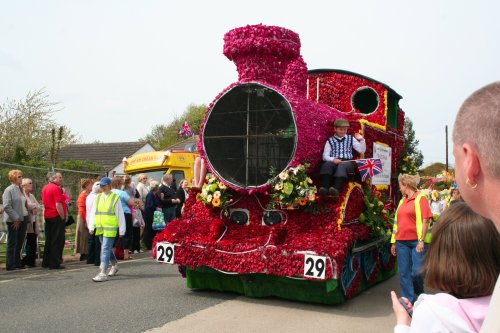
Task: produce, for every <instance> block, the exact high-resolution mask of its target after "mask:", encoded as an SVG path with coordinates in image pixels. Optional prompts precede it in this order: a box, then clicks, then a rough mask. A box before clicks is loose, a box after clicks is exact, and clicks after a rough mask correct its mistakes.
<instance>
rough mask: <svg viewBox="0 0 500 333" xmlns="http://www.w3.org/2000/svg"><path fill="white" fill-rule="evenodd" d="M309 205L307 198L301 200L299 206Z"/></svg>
mask: <svg viewBox="0 0 500 333" xmlns="http://www.w3.org/2000/svg"><path fill="white" fill-rule="evenodd" d="M306 204H307V199H306V198H302V199H300V200H299V206H305V205H306Z"/></svg>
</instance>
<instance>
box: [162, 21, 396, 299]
mask: <svg viewBox="0 0 500 333" xmlns="http://www.w3.org/2000/svg"><path fill="white" fill-rule="evenodd" d="M224 55H225V56H226V57H227V58H229V59H230V60H232V61H233V62H234V63H235V64H236V67H237V70H238V73H239V79H238V82H235V83H233V84H231V85H230V86H229V87H227V88H226V89H224V90H223V91H222V92H221V93H220V94H219V95H218V96H217V97H216V98H215V100H214V101H213V102H212V103H211V104H210V105H209V107H208V108H207V110H206V113H205V117H204V120H203V122H202V125H201V129H200V142H199V144H198V147H199V151H200V154H201V157H202V158H203V159H204V162H205V165H206V167H207V169H208V171H209V172H210V173H211V175H212V176H209V177H207V180H206V183H205V184H204V186H203V189H202V190H201V192H195V191H191V192H190V196H189V199H188V200H187V202H186V204H185V208H184V213H183V216H182V218H179V219H175V220H173V221H171V222H170V223H169V224H168V225H167V226H166V228H165V229H164V230H163V231H162V232H161V233H159V234H158V235H157V236H156V238H155V242H154V249H153V256H154V258H155V259H156V260H157V261H159V262H163V263H169V264H179V265H183V266H185V267H186V270H187V271H186V275H187V286H188V287H189V288H199V289H213V290H220V291H230V292H236V293H240V294H244V295H247V296H250V297H267V296H277V297H282V298H286V299H292V300H299V301H308V302H317V303H326V304H335V303H341V302H344V301H345V300H346V299H348V298H350V297H352V296H353V295H355V294H357V293H359V292H361V291H362V290H364V289H366V288H368V287H369V286H371V285H373V284H375V283H377V282H380V281H382V280H384V279H387V278H389V277H390V276H392V275H394V273H395V271H396V267H395V260H394V259H395V258H394V257H393V256H391V254H390V248H389V244H388V242H389V234H390V224H389V222H388V220H389V219H388V216H389V215H390V213H391V211H393V210H394V204H393V203H394V202H395V200H394V199H395V195H396V184H395V181H394V177H392V173H393V172H395V170H396V163H397V160H398V158H399V155H400V153H401V151H402V149H403V144H404V141H403V140H404V138H403V128H404V112H403V111H402V110H401V109H400V107H399V105H398V102H399V100H400V99H401V96H400V95H398V94H397V93H396V92H395V91H394V90H392V89H391V88H390V87H388V86H387V85H385V84H383V83H381V82H378V81H375V80H373V79H370V78H368V77H365V76H362V75H359V74H356V73H352V72H347V71H342V70H330V69H321V70H312V71H309V72H308V70H307V67H306V64H305V62H304V61H303V59H302V57H301V55H300V39H299V36H298V35H297V34H296V33H295V32H293V31H290V30H287V29H284V28H281V27H273V26H264V25H254V26H246V27H241V28H237V29H234V30H231V31H229V32H228V33H226V35H225V36H224ZM338 118H344V119H347V120H348V121H349V123H350V127H349V133H351V134H352V133H353V132H359V133H361V134H362V135H363V136H364V137H365V140H366V143H367V149H366V152H365V153H364V156H356V158H364V159H366V158H371V157H379V158H381V160H382V162H383V171H384V172H383V173H382V174H379V175H376V176H374V177H372V178H367V179H364V180H361V177H360V175H359V172H358V171H356V173H353V174H350V175H349V181H348V182H347V184H346V185H344V187H343V189H342V190H341V191H340V195H339V197H338V198H329V197H326V198H325V197H318V196H317V195H316V192H317V191H316V186H315V185H314V184H320V182H319V180H320V179H319V168H320V166H321V163H322V161H321V160H322V157H321V156H322V152H323V147H324V145H325V142H326V141H327V139H328V138H329V137H330V136H331V135H333V126H332V124H333V122H334V121H335V119H338ZM391 171H392V172H391Z"/></svg>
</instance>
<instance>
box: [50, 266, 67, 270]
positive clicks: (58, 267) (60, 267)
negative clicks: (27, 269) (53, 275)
mask: <svg viewBox="0 0 500 333" xmlns="http://www.w3.org/2000/svg"><path fill="white" fill-rule="evenodd" d="M65 268H66V267H65V266H57V267H50V268H49V269H65Z"/></svg>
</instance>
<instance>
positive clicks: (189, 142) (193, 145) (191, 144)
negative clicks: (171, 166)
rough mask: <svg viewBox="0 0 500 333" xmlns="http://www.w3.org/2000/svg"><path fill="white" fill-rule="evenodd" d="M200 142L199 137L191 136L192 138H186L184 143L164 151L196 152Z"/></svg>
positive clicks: (176, 144) (178, 143)
mask: <svg viewBox="0 0 500 333" xmlns="http://www.w3.org/2000/svg"><path fill="white" fill-rule="evenodd" d="M199 140H200V136H199V135H193V136H192V137H189V138H187V139H186V140H184V141H181V142H177V143H175V144H173V145H171V146H169V147H167V148H165V150H185V151H190V152H195V151H198V146H197V145H198V141H199Z"/></svg>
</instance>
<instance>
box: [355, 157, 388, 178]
mask: <svg viewBox="0 0 500 333" xmlns="http://www.w3.org/2000/svg"><path fill="white" fill-rule="evenodd" d="M355 162H356V165H357V166H358V170H359V175H360V176H361V181H363V182H364V181H365V180H366V179H367V178H372V177H373V176H375V175H378V174H379V173H382V162H381V161H380V158H366V159H363V160H355Z"/></svg>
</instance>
